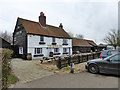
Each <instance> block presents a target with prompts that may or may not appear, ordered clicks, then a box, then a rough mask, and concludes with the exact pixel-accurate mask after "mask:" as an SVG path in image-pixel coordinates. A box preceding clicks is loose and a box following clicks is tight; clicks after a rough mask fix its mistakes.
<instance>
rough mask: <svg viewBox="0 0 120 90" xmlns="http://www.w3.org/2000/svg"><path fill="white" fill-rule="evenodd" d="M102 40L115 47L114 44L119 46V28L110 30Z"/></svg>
mask: <svg viewBox="0 0 120 90" xmlns="http://www.w3.org/2000/svg"><path fill="white" fill-rule="evenodd" d="M103 41H104V42H106V43H107V44H109V45H112V46H114V47H115V48H116V46H120V30H111V31H110V32H108V34H107V35H106V37H105V38H104V40H103Z"/></svg>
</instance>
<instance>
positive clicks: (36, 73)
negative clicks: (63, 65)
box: [11, 58, 54, 84]
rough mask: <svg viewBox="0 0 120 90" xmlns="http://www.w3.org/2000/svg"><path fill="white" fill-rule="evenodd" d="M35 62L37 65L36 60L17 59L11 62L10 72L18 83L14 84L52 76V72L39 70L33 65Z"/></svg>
mask: <svg viewBox="0 0 120 90" xmlns="http://www.w3.org/2000/svg"><path fill="white" fill-rule="evenodd" d="M35 62H38V63H39V61H38V60H37V61H36V60H32V61H27V60H22V59H19V58H15V59H12V60H11V67H12V70H13V72H14V74H15V76H17V77H18V78H19V82H18V83H16V84H22V83H23V84H24V83H26V82H29V81H32V80H35V79H38V78H42V77H45V76H49V75H53V74H54V73H53V72H49V71H47V70H44V69H42V68H40V67H39V66H38V65H36V64H35Z"/></svg>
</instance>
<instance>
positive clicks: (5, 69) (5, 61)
mask: <svg viewBox="0 0 120 90" xmlns="http://www.w3.org/2000/svg"><path fill="white" fill-rule="evenodd" d="M0 50H1V52H2V53H1V54H2V88H7V84H8V76H9V75H10V72H11V68H10V63H9V62H10V61H9V59H10V58H11V55H12V54H13V51H12V50H10V49H0Z"/></svg>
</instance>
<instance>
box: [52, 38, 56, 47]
mask: <svg viewBox="0 0 120 90" xmlns="http://www.w3.org/2000/svg"><path fill="white" fill-rule="evenodd" d="M52 45H56V39H55V38H54V37H53V38H52Z"/></svg>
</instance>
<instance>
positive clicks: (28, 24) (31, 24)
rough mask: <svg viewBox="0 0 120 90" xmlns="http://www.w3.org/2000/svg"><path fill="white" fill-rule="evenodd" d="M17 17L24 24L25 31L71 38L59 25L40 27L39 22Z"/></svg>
mask: <svg viewBox="0 0 120 90" xmlns="http://www.w3.org/2000/svg"><path fill="white" fill-rule="evenodd" d="M18 19H19V20H20V22H21V23H22V25H23V26H24V28H25V30H26V32H27V33H31V34H39V35H45V36H52V37H59V38H71V37H70V36H69V34H68V33H67V32H65V30H64V29H62V28H60V27H55V26H51V25H46V28H42V27H41V26H40V24H39V22H35V21H30V20H26V19H22V18H18Z"/></svg>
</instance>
